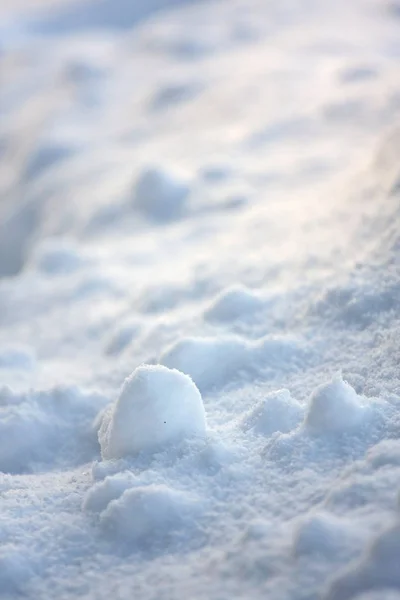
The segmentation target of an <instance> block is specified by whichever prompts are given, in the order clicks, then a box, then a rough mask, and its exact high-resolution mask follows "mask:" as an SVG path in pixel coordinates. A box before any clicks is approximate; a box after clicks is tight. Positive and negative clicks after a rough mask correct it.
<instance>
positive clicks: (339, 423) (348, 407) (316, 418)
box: [305, 374, 368, 435]
mask: <svg viewBox="0 0 400 600" xmlns="http://www.w3.org/2000/svg"><path fill="white" fill-rule="evenodd" d="M366 414H368V407H367V406H365V404H364V403H363V401H362V398H360V397H359V396H357V394H356V392H355V391H354V389H353V388H352V387H351V386H350V385H349V384H348V383H347V382H346V381H343V379H342V376H341V375H340V374H339V375H336V377H335V378H334V379H333V380H332V381H330V382H329V383H325V384H322V385H320V386H319V387H318V388H317V389H316V390H314V392H313V393H312V395H311V398H310V402H309V406H308V411H307V415H306V418H305V426H306V427H307V429H308V430H309V431H311V432H312V433H313V434H316V435H321V434H322V435H324V434H327V433H341V432H343V431H345V430H348V429H350V430H351V429H352V428H355V427H359V426H360V423H361V422H362V421H363V419H365V417H366Z"/></svg>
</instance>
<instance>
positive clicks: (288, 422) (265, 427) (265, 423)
mask: <svg viewBox="0 0 400 600" xmlns="http://www.w3.org/2000/svg"><path fill="white" fill-rule="evenodd" d="M302 415H303V408H302V406H301V404H300V403H299V402H297V400H295V399H294V398H292V396H291V394H290V392H289V390H277V391H276V392H271V393H270V394H267V396H266V397H265V398H264V399H263V400H262V401H261V402H259V403H258V404H257V405H256V406H255V407H254V408H253V410H252V411H251V412H250V413H248V414H247V415H245V417H244V419H243V421H242V428H243V429H244V430H245V431H246V430H249V429H252V430H253V431H254V432H255V433H260V434H262V435H271V434H272V433H275V432H276V431H280V432H281V433H287V432H289V431H291V430H292V429H294V428H295V427H296V426H297V425H298V423H299V422H300V421H301V418H302Z"/></svg>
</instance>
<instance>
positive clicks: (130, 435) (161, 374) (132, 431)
mask: <svg viewBox="0 0 400 600" xmlns="http://www.w3.org/2000/svg"><path fill="white" fill-rule="evenodd" d="M205 431H206V417H205V411H204V406H203V401H202V398H201V395H200V392H199V390H198V389H197V387H196V386H195V384H194V383H193V381H192V380H191V379H190V377H188V376H187V375H184V374H183V373H180V372H179V371H177V370H175V369H167V368H166V367H164V366H161V365H144V366H141V367H138V368H137V369H136V370H135V371H134V372H133V373H132V374H131V375H130V377H128V378H127V379H126V380H125V382H124V385H123V387H122V390H121V393H120V395H119V397H118V398H117V400H116V401H115V402H114V404H113V405H111V407H110V408H109V409H108V410H107V411H106V412H105V413H104V415H103V418H102V422H101V426H100V430H99V434H98V435H99V442H100V446H101V455H102V457H103V459H114V458H123V457H124V456H127V455H131V454H138V453H139V452H141V451H155V450H157V449H160V448H162V447H163V446H165V445H166V444H171V443H179V442H181V441H182V440H184V439H186V438H190V437H193V436H203V435H204V434H205Z"/></svg>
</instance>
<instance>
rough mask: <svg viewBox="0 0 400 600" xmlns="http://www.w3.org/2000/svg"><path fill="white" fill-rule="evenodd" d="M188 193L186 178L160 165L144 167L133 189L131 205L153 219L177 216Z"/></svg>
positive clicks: (183, 205)
mask: <svg viewBox="0 0 400 600" xmlns="http://www.w3.org/2000/svg"><path fill="white" fill-rule="evenodd" d="M189 194H190V186H189V183H188V181H187V179H186V178H185V177H184V176H182V175H181V174H180V173H179V172H176V171H174V170H166V169H164V168H160V167H148V168H146V169H144V170H143V171H142V172H141V173H140V175H139V177H138V179H137V181H136V184H135V187H134V190H133V198H132V206H133V207H134V208H135V209H137V210H138V211H140V212H141V213H142V214H143V215H144V216H146V217H147V218H149V219H153V220H155V221H170V220H173V219H176V218H179V217H180V216H181V215H182V213H183V211H184V207H185V203H186V201H187V199H188V197H189Z"/></svg>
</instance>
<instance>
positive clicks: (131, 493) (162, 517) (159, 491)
mask: <svg viewBox="0 0 400 600" xmlns="http://www.w3.org/2000/svg"><path fill="white" fill-rule="evenodd" d="M201 508H202V503H201V502H200V501H199V499H198V498H197V497H196V496H194V495H193V494H189V493H187V492H183V491H179V490H175V489H172V488H170V487H168V486H166V485H162V484H161V485H155V484H153V485H149V486H140V487H134V488H131V489H129V490H126V491H125V492H124V493H123V494H122V496H121V497H120V498H119V499H118V500H113V501H112V502H110V504H109V505H108V507H107V509H106V510H105V511H103V512H102V513H101V515H100V523H101V525H102V526H103V528H104V529H105V531H107V532H109V533H110V534H111V535H113V536H115V537H117V538H119V539H121V540H122V541H125V542H131V543H132V542H133V543H139V544H141V545H144V546H148V545H153V544H155V543H160V542H166V541H168V540H169V539H170V538H171V535H172V534H173V533H175V532H178V531H180V532H182V533H183V534H185V535H187V534H188V531H189V529H190V527H191V526H193V525H194V517H196V516H197V515H198V513H199V511H201Z"/></svg>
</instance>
